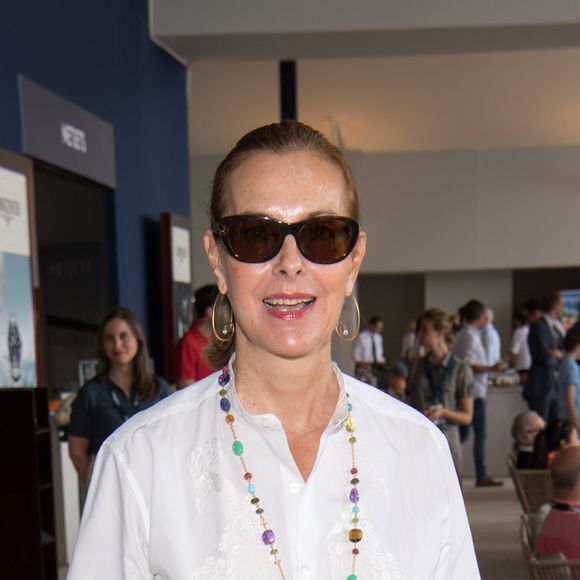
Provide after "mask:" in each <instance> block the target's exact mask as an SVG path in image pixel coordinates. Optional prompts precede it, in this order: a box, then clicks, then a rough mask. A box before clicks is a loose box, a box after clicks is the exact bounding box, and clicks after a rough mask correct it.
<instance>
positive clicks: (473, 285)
mask: <svg viewBox="0 0 580 580" xmlns="http://www.w3.org/2000/svg"><path fill="white" fill-rule="evenodd" d="M472 298H475V299H477V300H480V301H481V302H483V303H484V304H485V305H486V306H489V307H490V308H492V309H493V310H494V312H495V316H496V321H495V324H496V327H497V329H498V331H499V333H500V336H501V339H502V340H501V342H502V354H503V355H504V356H507V354H508V353H509V340H510V336H511V321H512V311H513V305H512V273H511V272H510V271H506V270H484V271H481V272H432V273H429V274H427V275H426V276H425V308H443V309H444V310H447V311H448V312H450V313H451V312H457V309H458V308H459V307H460V306H462V305H463V304H465V303H466V302H467V301H468V300H471V299H472Z"/></svg>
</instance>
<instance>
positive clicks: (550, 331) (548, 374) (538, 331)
mask: <svg viewBox="0 0 580 580" xmlns="http://www.w3.org/2000/svg"><path fill="white" fill-rule="evenodd" d="M541 306H542V312H543V314H542V316H541V318H539V319H538V320H536V321H535V322H532V323H531V324H530V333H529V335H528V346H529V347H530V355H531V357H532V364H531V366H530V372H529V373H528V379H527V381H526V384H525V385H524V390H523V397H524V399H525V400H526V401H527V403H528V407H529V408H530V410H531V411H536V412H537V413H538V414H539V415H540V416H541V417H542V418H543V419H544V421H548V422H549V421H550V420H551V419H553V418H555V417H556V416H557V414H558V411H557V403H556V398H555V396H556V383H557V381H556V372H557V370H558V366H559V364H560V360H561V359H562V358H563V353H562V348H563V333H562V326H561V324H560V318H561V317H562V313H563V311H564V300H563V299H562V296H561V294H560V293H559V292H550V293H549V294H546V295H545V296H543V297H542V300H541Z"/></svg>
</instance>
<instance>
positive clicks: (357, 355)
mask: <svg viewBox="0 0 580 580" xmlns="http://www.w3.org/2000/svg"><path fill="white" fill-rule="evenodd" d="M364 351H365V345H364V335H362V334H359V335H358V338H357V339H356V343H355V345H354V351H353V356H354V360H355V361H356V362H365V352H364Z"/></svg>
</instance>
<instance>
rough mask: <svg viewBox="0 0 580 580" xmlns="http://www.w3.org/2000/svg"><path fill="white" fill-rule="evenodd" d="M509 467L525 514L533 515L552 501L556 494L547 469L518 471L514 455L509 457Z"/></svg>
mask: <svg viewBox="0 0 580 580" xmlns="http://www.w3.org/2000/svg"><path fill="white" fill-rule="evenodd" d="M507 466H508V469H509V472H510V475H511V477H512V479H513V482H514V487H515V488H516V493H517V495H518V499H519V500H520V504H521V506H522V509H523V511H524V513H525V514H528V515H533V514H535V513H536V512H537V511H538V509H539V508H540V507H541V506H542V505H544V504H545V503H549V502H551V501H552V499H553V497H554V492H553V489H552V480H551V479H550V472H549V471H548V470H547V469H516V466H515V460H514V456H513V455H509V456H508V458H507Z"/></svg>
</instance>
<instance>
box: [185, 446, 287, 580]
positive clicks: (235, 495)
mask: <svg viewBox="0 0 580 580" xmlns="http://www.w3.org/2000/svg"><path fill="white" fill-rule="evenodd" d="M223 456H224V451H223V446H222V443H221V441H218V440H216V439H214V440H212V441H209V442H207V443H206V444H205V445H203V446H202V447H199V448H198V449H196V450H195V451H194V452H192V454H191V460H190V475H191V494H192V499H193V501H194V504H195V507H196V509H197V510H198V512H199V514H200V515H201V514H202V513H203V511H204V510H205V509H206V507H207V506H208V505H209V504H210V503H211V502H212V501H218V500H219V501H220V503H221V507H222V509H223V515H224V529H223V531H222V534H221V536H220V539H219V542H218V546H217V548H216V549H215V551H214V553H213V554H212V555H211V556H208V557H207V558H206V559H205V561H204V562H203V564H202V566H201V568H200V569H199V570H197V571H196V572H194V573H193V574H192V576H191V580H246V579H247V578H260V579H261V580H262V579H263V580H269V579H272V580H275V579H276V578H277V576H276V575H275V574H274V572H275V570H276V569H275V568H274V566H273V564H272V562H271V558H270V555H269V554H268V551H267V549H266V547H265V546H263V545H262V543H261V540H260V537H261V532H262V530H261V528H260V527H259V525H258V519H257V517H256V514H255V513H254V511H253V510H252V508H251V506H250V503H249V501H248V496H247V494H244V493H242V492H241V491H239V488H236V487H235V486H234V484H233V483H232V482H231V481H229V480H228V479H226V478H225V477H224V476H223V475H222V474H220V473H218V470H217V466H218V465H219V464H220V463H221V460H222V458H223Z"/></svg>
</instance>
